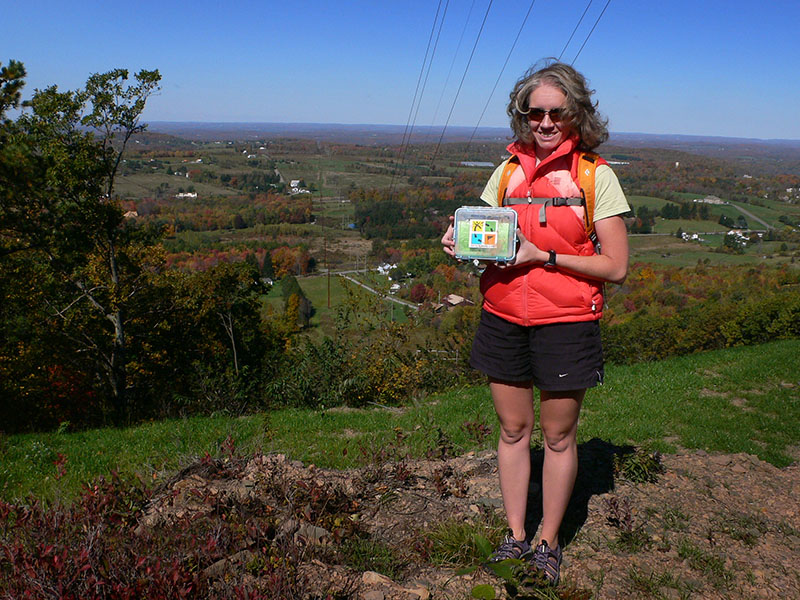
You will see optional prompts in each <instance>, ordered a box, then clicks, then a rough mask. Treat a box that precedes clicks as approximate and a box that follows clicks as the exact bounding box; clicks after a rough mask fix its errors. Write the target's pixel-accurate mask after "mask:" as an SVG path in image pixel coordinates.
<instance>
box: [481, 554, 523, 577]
mask: <svg viewBox="0 0 800 600" xmlns="http://www.w3.org/2000/svg"><path fill="white" fill-rule="evenodd" d="M520 564H522V561H521V560H519V559H514V558H507V559H506V560H501V561H500V562H496V563H487V565H486V566H487V567H488V568H489V569H491V571H492V572H493V573H494V574H495V575H497V576H498V577H500V578H501V579H505V580H506V581H511V580H513V579H514V567H515V566H517V565H520Z"/></svg>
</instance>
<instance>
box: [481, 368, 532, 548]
mask: <svg viewBox="0 0 800 600" xmlns="http://www.w3.org/2000/svg"><path fill="white" fill-rule="evenodd" d="M489 389H490V390H491V392H492V400H493V401H494V409H495V411H496V412H497V418H498V419H499V420H500V442H499V444H498V447H497V468H498V471H499V472H500V492H501V493H502V495H503V505H504V506H505V509H506V518H507V519H508V526H509V528H510V529H511V531H512V532H513V534H514V537H515V538H516V539H517V540H519V541H523V540H525V510H526V508H527V503H528V483H529V481H530V477H531V454H530V451H531V431H533V424H534V422H535V420H536V417H535V413H534V411H533V388H532V387H531V384H530V383H529V382H526V383H507V382H502V381H496V380H494V379H490V380H489Z"/></svg>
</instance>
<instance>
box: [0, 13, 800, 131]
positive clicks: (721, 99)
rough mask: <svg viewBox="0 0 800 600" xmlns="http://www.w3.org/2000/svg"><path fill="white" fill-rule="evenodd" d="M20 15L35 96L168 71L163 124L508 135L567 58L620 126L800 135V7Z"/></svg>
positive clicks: (12, 46)
mask: <svg viewBox="0 0 800 600" xmlns="http://www.w3.org/2000/svg"><path fill="white" fill-rule="evenodd" d="M4 17H5V18H4V20H3V21H2V22H1V23H0V37H2V39H3V40H4V42H5V46H6V48H7V50H6V53H4V56H3V57H2V60H3V61H4V62H5V61H7V60H10V59H14V60H19V61H21V62H22V63H23V64H24V65H25V68H26V70H27V73H28V75H27V77H26V81H27V85H26V87H25V89H24V90H23V97H24V98H29V97H30V95H31V94H32V93H33V90H34V89H36V88H38V89H43V88H45V87H48V86H50V85H57V86H58V87H59V88H61V89H76V88H79V87H82V86H83V85H84V83H85V82H86V79H87V77H89V75H91V74H92V73H98V72H105V71H108V70H111V69H114V68H126V69H128V70H129V71H131V73H134V72H136V71H139V70H140V69H158V70H159V71H160V73H161V74H162V89H161V92H160V93H159V94H158V95H155V96H153V97H151V98H150V100H149V102H148V104H147V107H146V109H145V114H144V117H145V119H146V120H148V121H154V122H155V121H164V122H234V123H238V122H261V123H263V122H267V123H338V124H342V125H354V124H355V125H357V124H369V123H397V124H398V125H401V126H405V125H404V124H406V123H409V124H413V125H414V127H423V126H430V125H431V124H434V123H440V124H445V123H447V125H448V126H449V127H475V126H476V125H477V126H479V127H505V125H506V122H507V116H506V113H505V104H506V103H507V99H508V92H509V91H510V89H511V88H512V87H513V84H514V82H515V81H516V80H517V78H518V77H519V76H520V75H521V74H522V73H523V72H524V71H525V70H526V69H527V68H528V67H530V66H531V64H533V63H536V62H537V61H538V60H540V59H542V58H543V57H547V56H555V57H558V56H562V59H563V60H564V61H565V62H568V63H569V62H574V64H575V67H576V68H577V69H578V70H579V71H581V72H582V73H583V74H584V75H585V76H586V77H587V78H588V80H589V84H590V86H591V87H592V88H593V89H595V90H597V92H596V95H595V96H594V99H596V100H597V101H598V102H599V109H600V112H601V113H602V114H603V115H605V116H607V117H608V118H609V120H610V123H609V128H610V129H611V130H612V131H625V132H643V133H647V134H652V135H696V136H715V137H729V138H741V139H766V140H770V139H774V140H797V139H800V119H797V118H794V117H792V115H794V114H796V110H797V109H796V102H797V98H800V80H798V79H797V78H795V77H792V76H791V73H795V72H796V70H797V68H796V65H795V64H794V63H795V57H796V56H797V55H798V54H800V40H799V39H798V37H797V35H796V32H795V28H796V23H797V22H800V3H798V2H796V1H794V0H776V1H774V2H770V3H763V4H756V3H752V2H749V1H748V2H745V1H744V0H731V1H727V2H722V1H721V0H709V1H708V2H703V3H694V2H691V1H690V0H675V2H672V3H670V4H668V5H667V4H663V3H662V4H651V3H636V4H632V3H628V4H626V3H623V2H619V1H617V2H613V1H610V0H606V2H603V1H600V2H593V1H589V2H587V1H586V0H570V1H568V2H561V3H545V2H532V3H530V4H529V3H523V4H522V5H518V4H510V3H493V4H492V3H491V2H488V0H487V2H485V3H482V4H478V3H472V5H470V3H468V2H465V1H464V0H462V1H461V2H455V1H454V2H448V3H447V4H446V5H445V4H444V3H442V2H440V3H439V4H438V7H437V4H436V3H431V2H425V1H423V0H405V1H404V2H398V1H394V2H392V1H390V2H385V3H380V4H375V3H368V2H364V1H363V0H351V1H350V2H346V3H336V4H334V3H330V2H325V1H323V0H311V1H310V2H308V3H306V4H304V5H303V6H302V7H300V6H296V5H292V4H287V5H283V4H280V5H279V4H272V3H268V4H266V5H265V4H262V3H257V2H252V1H247V0H245V1H244V2H241V3H236V4H235V5H231V6H226V7H224V8H221V7H220V6H218V5H217V4H216V3H212V2H210V1H208V0H199V1H198V2H197V3H195V4H194V5H192V7H191V9H189V10H187V9H186V7H185V5H184V4H178V3H175V2H166V3H164V2H159V3H156V2H152V1H151V0H143V1H142V2H141V3H139V4H138V5H137V6H136V8H135V9H132V8H131V7H130V5H127V4H123V3H113V2H112V3H108V4H107V5H103V8H102V10H99V9H98V8H97V6H95V5H93V4H79V5H75V6H69V7H65V6H64V5H63V4H62V3H59V2H54V1H53V0H41V1H40V2H36V3H13V4H12V5H10V6H9V7H7V8H6V10H5V12H4ZM523 23H525V26H524V27H521V25H522V24H523ZM112 34H113V35H112ZM518 35H519V41H516V42H515V40H516V39H517V36H518ZM87 40H96V42H95V43H91V42H89V43H87ZM99 50H102V51H99Z"/></svg>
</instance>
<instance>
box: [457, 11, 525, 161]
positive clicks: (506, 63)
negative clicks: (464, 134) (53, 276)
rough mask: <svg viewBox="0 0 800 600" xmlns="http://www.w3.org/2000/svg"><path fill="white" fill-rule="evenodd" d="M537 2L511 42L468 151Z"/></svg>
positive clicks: (470, 137) (470, 140)
mask: <svg viewBox="0 0 800 600" xmlns="http://www.w3.org/2000/svg"><path fill="white" fill-rule="evenodd" d="M534 4H536V0H531V3H530V6H528V12H527V13H525V18H524V19H523V20H522V25H520V28H519V31H518V32H517V37H516V38H514V43H513V44H511V49H510V50H509V51H508V55H507V56H506V61H505V62H504V63H503V67H502V68H501V69H500V73H499V74H498V75H497V79H496V80H495V82H494V87H493V88H492V91H491V92H490V93H489V97H488V98H487V99H486V104H485V105H484V106H483V110H482V111H481V116H480V117H478V122H477V123H476V125H475V129H473V130H472V134H471V135H470V136H469V141H468V142H467V150H466V151H467V152H468V151H469V146H470V144H471V143H472V140H473V138H474V137H475V133H476V132H477V131H478V127H480V125H481V121H483V115H485V114H486V109H487V108H489V103H490V102H491V101H492V96H494V93H495V91H496V90H497V85H498V84H499V83H500V78H501V77H502V76H503V72H504V71H505V70H506V67H507V66H508V61H509V60H510V59H511V54H512V53H513V52H514V49H515V48H516V47H517V42H518V41H519V37H520V36H521V35H522V30H523V29H524V28H525V24H526V23H527V22H528V17H530V16H531V11H532V10H533V5H534Z"/></svg>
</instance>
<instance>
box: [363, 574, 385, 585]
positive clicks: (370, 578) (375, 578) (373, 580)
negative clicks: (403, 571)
mask: <svg viewBox="0 0 800 600" xmlns="http://www.w3.org/2000/svg"><path fill="white" fill-rule="evenodd" d="M361 583H363V584H364V585H392V580H391V579H389V578H388V577H386V575H381V574H380V573H376V572H375V571H364V573H363V574H362V575H361Z"/></svg>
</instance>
